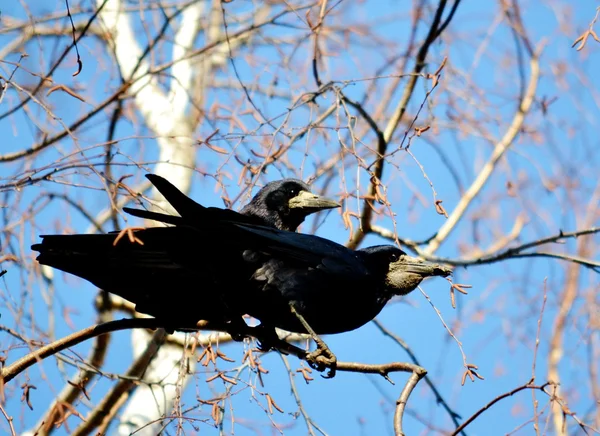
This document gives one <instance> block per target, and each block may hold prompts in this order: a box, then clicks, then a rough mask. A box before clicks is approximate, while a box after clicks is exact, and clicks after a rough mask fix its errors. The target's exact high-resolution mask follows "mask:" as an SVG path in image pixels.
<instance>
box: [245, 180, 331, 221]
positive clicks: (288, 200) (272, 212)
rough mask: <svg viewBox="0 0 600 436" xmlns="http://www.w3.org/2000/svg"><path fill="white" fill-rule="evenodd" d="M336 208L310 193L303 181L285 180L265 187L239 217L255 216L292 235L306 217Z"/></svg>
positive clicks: (323, 198)
mask: <svg viewBox="0 0 600 436" xmlns="http://www.w3.org/2000/svg"><path fill="white" fill-rule="evenodd" d="M335 207H340V204H339V203H338V202H337V201H334V200H330V199H329V198H325V197H322V196H320V195H317V194H314V193H312V192H311V191H310V187H309V186H308V185H307V184H306V183H304V182H303V181H301V180H296V179H284V180H278V181H276V182H270V183H267V184H266V185H265V186H264V187H263V188H262V189H261V190H260V191H258V194H256V195H255V196H254V198H253V199H252V200H251V201H250V203H248V204H247V205H246V206H244V208H243V209H242V210H241V213H243V214H245V215H253V216H257V217H259V218H261V219H262V220H264V221H265V223H266V224H267V225H269V226H271V227H275V228H278V229H280V230H288V231H295V230H296V229H297V228H298V226H299V225H300V224H302V222H303V221H304V219H305V218H306V217H307V216H308V215H310V214H312V213H315V212H319V211H321V210H325V209H332V208H335Z"/></svg>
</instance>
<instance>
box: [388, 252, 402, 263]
mask: <svg viewBox="0 0 600 436" xmlns="http://www.w3.org/2000/svg"><path fill="white" fill-rule="evenodd" d="M398 259H400V255H399V254H398V253H392V254H390V262H398Z"/></svg>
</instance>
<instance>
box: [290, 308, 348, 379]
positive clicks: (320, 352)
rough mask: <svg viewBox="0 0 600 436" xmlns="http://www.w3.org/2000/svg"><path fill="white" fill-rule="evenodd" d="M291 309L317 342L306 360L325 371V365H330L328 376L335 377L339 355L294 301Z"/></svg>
mask: <svg viewBox="0 0 600 436" xmlns="http://www.w3.org/2000/svg"><path fill="white" fill-rule="evenodd" d="M290 309H291V311H292V313H293V314H294V315H295V316H296V318H298V321H300V324H302V327H304V329H305V330H306V331H307V332H308V334H309V335H310V336H311V337H312V339H313V341H315V343H316V344H317V349H316V350H315V351H313V352H311V353H308V354H307V355H306V361H307V362H308V363H309V364H310V365H311V366H312V367H313V368H315V369H316V370H318V371H323V370H324V369H325V367H328V368H329V372H328V373H327V376H326V378H332V377H335V372H336V365H337V357H335V354H333V352H332V351H331V350H330V349H329V347H328V346H327V344H326V343H325V342H324V341H323V339H321V338H320V337H319V335H317V333H316V332H315V331H314V330H313V328H312V327H311V326H310V324H309V323H308V322H306V320H305V319H304V317H303V316H302V315H301V314H300V313H299V312H298V311H297V310H296V308H295V307H294V303H293V302H290Z"/></svg>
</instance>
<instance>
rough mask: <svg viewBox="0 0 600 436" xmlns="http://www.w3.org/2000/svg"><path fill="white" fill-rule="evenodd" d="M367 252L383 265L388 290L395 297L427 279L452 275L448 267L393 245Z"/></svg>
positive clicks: (371, 248) (381, 246)
mask: <svg viewBox="0 0 600 436" xmlns="http://www.w3.org/2000/svg"><path fill="white" fill-rule="evenodd" d="M365 251H367V252H368V253H369V258H371V259H373V260H374V261H375V262H377V264H378V265H381V267H382V273H385V274H386V276H385V277H386V278H385V285H386V289H387V290H388V291H389V292H391V293H393V294H394V295H406V294H408V293H409V292H411V291H413V290H414V289H415V288H416V287H417V286H418V285H419V284H420V283H421V282H422V281H423V279H425V278H427V277H432V276H442V277H447V276H449V275H450V274H452V269H451V268H449V267H448V266H445V265H440V264H437V263H434V262H427V261H425V260H423V259H419V258H417V257H412V256H409V255H408V254H406V253H405V252H404V251H402V250H400V249H399V248H397V247H394V246H391V245H380V246H376V247H369V248H368V249H365ZM386 266H387V271H385V267H386Z"/></svg>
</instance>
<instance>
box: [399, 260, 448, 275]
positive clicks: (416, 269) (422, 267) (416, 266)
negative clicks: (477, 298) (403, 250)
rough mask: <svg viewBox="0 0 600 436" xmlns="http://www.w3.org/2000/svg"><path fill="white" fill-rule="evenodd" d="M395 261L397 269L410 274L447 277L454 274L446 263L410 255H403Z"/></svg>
mask: <svg viewBox="0 0 600 436" xmlns="http://www.w3.org/2000/svg"><path fill="white" fill-rule="evenodd" d="M394 263H395V267H396V268H397V269H399V270H402V271H403V272H405V273H409V274H418V275H420V276H421V277H423V278H425V277H431V276H442V277H447V276H449V275H450V274H452V268H449V267H448V266H446V265H440V264H438V263H434V262H427V261H425V260H422V259H418V258H416V257H412V256H408V255H404V256H402V257H401V258H400V259H398V261H396V262H394Z"/></svg>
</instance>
